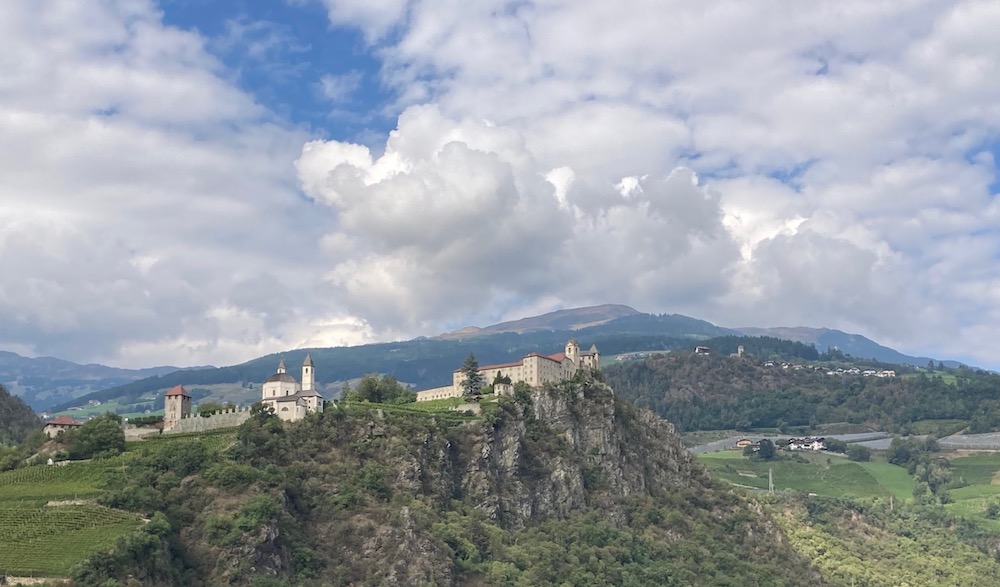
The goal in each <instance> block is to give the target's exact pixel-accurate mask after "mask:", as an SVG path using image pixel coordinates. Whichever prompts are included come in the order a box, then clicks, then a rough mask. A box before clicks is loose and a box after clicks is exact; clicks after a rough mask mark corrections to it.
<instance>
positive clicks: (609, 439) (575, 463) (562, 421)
mask: <svg viewBox="0 0 1000 587" xmlns="http://www.w3.org/2000/svg"><path fill="white" fill-rule="evenodd" d="M504 412H505V413H504V417H503V418H500V419H498V420H496V421H495V422H493V423H492V424H489V425H486V426H484V427H483V430H482V431H481V432H480V434H479V437H478V438H477V439H476V446H475V450H474V451H473V458H472V459H470V460H469V462H467V463H462V464H461V465H462V466H463V467H464V471H465V473H464V476H463V478H462V487H463V489H464V490H465V492H466V493H467V496H468V498H469V499H470V500H472V501H474V502H476V503H477V507H479V508H481V509H482V510H483V511H485V512H487V513H488V515H489V517H490V519H493V520H497V521H498V522H500V523H502V524H504V525H506V526H509V527H515V528H520V527H524V526H525V525H526V524H528V523H529V522H531V521H532V520H535V521H538V520H541V519H545V518H548V517H566V516H568V515H570V514H572V513H573V512H577V511H581V510H582V509H583V508H585V507H588V506H597V507H601V508H603V509H605V511H607V512H609V514H611V515H617V514H619V513H620V507H619V506H620V504H621V503H622V500H624V499H625V498H629V497H633V496H637V495H642V496H650V497H656V496H659V495H662V494H663V493H664V492H668V491H671V490H676V489H679V488H689V487H691V486H692V484H693V483H696V482H699V481H704V480H705V479H704V477H703V475H704V473H702V472H700V468H698V467H696V466H694V465H693V464H692V461H691V457H690V456H689V455H688V453H687V451H686V450H685V449H684V448H683V446H682V445H681V443H680V440H679V438H678V437H677V435H676V434H675V432H674V429H673V426H671V425H670V424H669V423H668V422H665V421H663V420H661V419H659V418H657V417H655V416H653V415H652V414H650V413H649V412H639V411H638V410H635V409H633V408H631V407H630V406H628V405H626V404H622V403H617V402H615V399H614V392H613V391H612V390H611V388H609V387H607V386H606V385H604V384H603V383H600V382H596V381H588V382H585V383H581V384H580V385H576V386H566V387H558V388H557V387H550V388H545V389H540V390H535V391H533V392H531V393H530V394H525V395H524V396H521V397H520V398H519V401H515V402H512V403H510V404H507V405H505V406H504Z"/></svg>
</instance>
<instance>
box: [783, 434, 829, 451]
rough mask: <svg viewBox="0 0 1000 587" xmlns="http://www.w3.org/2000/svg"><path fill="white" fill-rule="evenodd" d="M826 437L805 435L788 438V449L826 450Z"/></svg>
mask: <svg viewBox="0 0 1000 587" xmlns="http://www.w3.org/2000/svg"><path fill="white" fill-rule="evenodd" d="M825 441H826V439H825V438H822V437H814V436H806V437H805V438H790V439H788V450H826V443H825Z"/></svg>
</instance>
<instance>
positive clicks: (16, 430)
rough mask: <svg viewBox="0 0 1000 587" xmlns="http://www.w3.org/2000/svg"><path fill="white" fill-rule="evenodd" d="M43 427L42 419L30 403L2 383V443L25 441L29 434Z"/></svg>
mask: <svg viewBox="0 0 1000 587" xmlns="http://www.w3.org/2000/svg"><path fill="white" fill-rule="evenodd" d="M41 427H42V421H41V420H40V419H39V418H38V416H36V415H35V413H34V412H33V411H31V408H30V407H28V404H26V403H24V401H22V400H21V398H19V397H17V396H13V395H11V394H10V393H9V392H8V391H7V388H6V387H4V386H3V385H0V444H16V443H19V442H23V441H24V439H25V438H27V437H28V435H29V434H31V433H32V432H34V431H36V430H39V429H41Z"/></svg>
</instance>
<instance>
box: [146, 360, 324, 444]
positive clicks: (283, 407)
mask: <svg viewBox="0 0 1000 587" xmlns="http://www.w3.org/2000/svg"><path fill="white" fill-rule="evenodd" d="M260 401H261V403H262V404H264V405H265V406H267V407H268V408H271V410H272V411H274V413H275V414H276V415H277V416H278V417H279V418H281V419H282V420H284V421H286V422H297V421H299V420H301V419H302V418H305V416H306V414H308V413H310V412H317V413H318V412H322V411H323V396H322V395H320V394H319V392H317V391H316V370H315V367H314V366H313V362H312V357H310V356H309V355H308V354H307V355H306V360H305V361H303V362H302V381H301V382H300V381H299V380H297V379H295V377H293V376H291V375H289V374H288V373H287V372H286V371H285V361H284V359H282V360H281V361H279V362H278V370H277V371H276V372H275V373H274V375H271V376H270V377H268V378H267V380H266V381H264V385H262V386H261V398H260ZM249 415H250V412H249V410H248V409H243V410H234V409H231V410H225V411H223V412H222V413H221V414H213V415H212V416H210V417H208V418H198V419H195V420H192V419H191V395H190V394H189V393H188V392H187V390H186V389H184V387H182V386H180V385H176V386H174V387H173V388H172V389H171V390H170V391H168V392H167V394H166V397H165V398H164V401H163V431H164V432H170V431H174V430H175V429H177V431H182V432H192V431H202V430H208V429H213V428H216V427H225V426H226V425H238V424H240V423H242V422H243V421H245V420H246V418H248V417H249ZM213 419H214V420H216V422H213ZM184 420H187V421H188V424H189V425H187V426H185V425H184V423H183V422H182V421H184Z"/></svg>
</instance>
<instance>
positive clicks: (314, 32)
mask: <svg viewBox="0 0 1000 587" xmlns="http://www.w3.org/2000/svg"><path fill="white" fill-rule="evenodd" d="M161 8H162V10H163V22H164V23H165V24H167V25H171V26H176V27H179V28H182V29H186V30H194V31H198V32H199V33H200V34H201V35H202V36H203V37H205V38H206V40H207V41H208V44H207V47H206V48H207V50H208V51H210V52H211V53H212V54H213V55H215V56H216V57H217V58H218V59H219V60H220V61H222V62H223V63H224V64H225V66H226V68H227V70H228V75H231V76H233V81H234V82H236V83H237V84H239V86H240V87H241V88H243V89H244V90H246V91H247V92H249V93H251V94H252V95H253V96H254V98H255V99H256V100H257V101H259V102H260V103H261V104H263V105H265V106H266V107H267V108H268V109H269V110H271V111H272V112H274V113H275V114H276V115H278V116H280V117H282V118H283V119H285V120H286V121H288V122H290V123H293V124H297V125H302V126H304V127H305V128H306V129H308V130H309V132H310V133H311V134H314V135H316V136H329V137H338V138H341V139H350V140H365V139H367V138H370V137H371V136H373V135H385V134H386V133H387V132H388V131H389V130H391V129H392V127H393V126H394V125H395V122H396V120H395V115H394V113H393V112H391V110H389V107H390V104H391V102H392V99H393V95H392V92H389V91H387V90H386V88H385V87H384V86H383V85H382V84H381V83H380V81H379V65H380V63H379V60H378V58H377V57H376V56H375V55H373V49H372V47H370V46H368V44H367V43H366V42H365V40H364V36H363V34H362V33H361V31H359V30H357V29H353V28H350V27H345V26H335V25H333V24H332V23H331V22H330V21H329V19H328V18H327V15H326V10H325V9H324V7H323V6H322V5H321V4H320V3H318V2H301V3H294V4H290V3H286V2H275V1H270V2H269V1H263V0H262V1H256V2H254V1H235V0H205V1H194V0H168V1H166V2H163V3H162V4H161ZM324 79H338V80H340V81H341V82H342V83H341V84H340V85H339V88H341V89H342V90H343V92H342V93H341V94H339V95H336V96H330V95H328V94H325V93H324V89H323V80H324Z"/></svg>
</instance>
